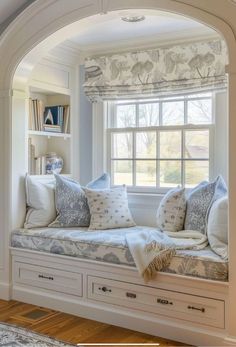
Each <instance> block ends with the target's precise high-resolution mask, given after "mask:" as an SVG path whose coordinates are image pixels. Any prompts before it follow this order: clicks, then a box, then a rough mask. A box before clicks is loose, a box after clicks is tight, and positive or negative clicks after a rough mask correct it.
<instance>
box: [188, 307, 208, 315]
mask: <svg viewBox="0 0 236 347" xmlns="http://www.w3.org/2000/svg"><path fill="white" fill-rule="evenodd" d="M188 309H189V310H196V311H201V312H202V313H204V312H205V308H198V307H194V306H188Z"/></svg>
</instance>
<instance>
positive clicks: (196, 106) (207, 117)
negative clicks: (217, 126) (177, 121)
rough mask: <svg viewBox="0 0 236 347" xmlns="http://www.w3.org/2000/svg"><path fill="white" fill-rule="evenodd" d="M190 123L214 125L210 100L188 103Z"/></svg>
mask: <svg viewBox="0 0 236 347" xmlns="http://www.w3.org/2000/svg"><path fill="white" fill-rule="evenodd" d="M188 123H191V124H209V123H212V102H211V100H210V99H205V100H192V101H188Z"/></svg>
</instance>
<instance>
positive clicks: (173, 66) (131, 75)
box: [84, 40, 227, 102]
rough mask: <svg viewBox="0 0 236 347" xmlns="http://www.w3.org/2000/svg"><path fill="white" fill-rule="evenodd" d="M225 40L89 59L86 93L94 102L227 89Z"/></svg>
mask: <svg viewBox="0 0 236 347" xmlns="http://www.w3.org/2000/svg"><path fill="white" fill-rule="evenodd" d="M226 64H227V49H226V45H225V44H224V42H223V41H221V40H211V41H208V42H194V43H187V44H179V45H174V46H171V47H161V48H157V49H152V50H146V51H139V52H128V53H119V54H112V55H104V56H96V57H89V58H87V59H86V61H85V83H84V91H85V94H86V95H87V97H88V98H89V99H90V100H91V101H93V102H94V101H99V100H100V101H101V100H109V99H110V100H111V99H124V98H127V97H131V98H134V97H139V98H140V97H157V96H161V95H163V94H177V93H178V94H179V93H184V92H188V93H189V92H199V91H204V90H209V89H219V88H224V87H226V83H227V77H226V74H225V65H226Z"/></svg>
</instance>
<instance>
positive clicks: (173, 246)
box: [126, 230, 208, 282]
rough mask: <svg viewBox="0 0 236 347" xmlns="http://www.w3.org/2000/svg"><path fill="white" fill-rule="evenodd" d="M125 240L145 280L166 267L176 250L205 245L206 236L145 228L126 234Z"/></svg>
mask: <svg viewBox="0 0 236 347" xmlns="http://www.w3.org/2000/svg"><path fill="white" fill-rule="evenodd" d="M126 241H127V244H128V247H129V250H130V253H131V254H132V256H133V258H134V261H135V264H136V267H137V269H138V271H139V273H140V275H141V276H143V278H144V280H145V282H147V281H149V280H150V279H152V278H153V277H155V275H156V272H157V271H160V270H162V269H163V268H165V267H167V266H168V265H169V264H170V262H171V259H172V257H173V256H174V255H175V253H176V250H184V249H194V250H200V249H203V248H205V247H206V246H207V244H208V241H207V237H206V236H205V235H203V234H201V233H200V232H198V231H192V230H184V231H179V232H161V231H159V230H147V231H141V232H138V233H137V232H136V233H134V234H127V235H126Z"/></svg>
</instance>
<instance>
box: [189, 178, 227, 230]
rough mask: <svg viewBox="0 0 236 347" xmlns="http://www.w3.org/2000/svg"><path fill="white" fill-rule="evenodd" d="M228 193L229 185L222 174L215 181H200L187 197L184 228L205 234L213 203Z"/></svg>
mask: <svg viewBox="0 0 236 347" xmlns="http://www.w3.org/2000/svg"><path fill="white" fill-rule="evenodd" d="M226 194H227V187H226V184H225V182H224V180H223V178H222V177H221V176H218V177H217V178H216V180H215V181H214V182H210V183H208V182H206V183H205V182H204V183H200V184H199V185H198V186H197V187H195V188H193V189H192V191H191V192H190V194H189V196H188V198H187V210H186V217H185V224H184V229H185V230H197V231H200V232H201V233H203V234H205V233H206V228H207V219H208V214H209V211H210V208H211V206H212V204H213V203H214V201H216V200H217V199H219V198H221V197H222V196H224V195H226Z"/></svg>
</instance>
